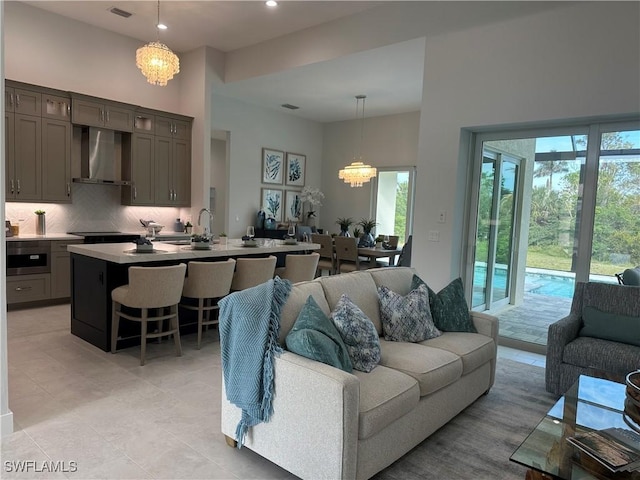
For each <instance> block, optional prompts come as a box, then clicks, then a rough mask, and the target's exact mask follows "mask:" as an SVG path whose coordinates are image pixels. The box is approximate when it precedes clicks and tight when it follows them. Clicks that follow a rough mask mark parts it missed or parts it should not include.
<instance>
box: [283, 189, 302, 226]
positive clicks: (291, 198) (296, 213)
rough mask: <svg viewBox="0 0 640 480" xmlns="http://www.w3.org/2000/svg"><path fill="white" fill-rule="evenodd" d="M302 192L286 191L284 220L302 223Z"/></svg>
mask: <svg viewBox="0 0 640 480" xmlns="http://www.w3.org/2000/svg"><path fill="white" fill-rule="evenodd" d="M301 197H302V192H300V191H297V190H286V191H285V204H284V205H285V208H284V220H285V221H287V222H296V223H299V222H301V221H302V198H301Z"/></svg>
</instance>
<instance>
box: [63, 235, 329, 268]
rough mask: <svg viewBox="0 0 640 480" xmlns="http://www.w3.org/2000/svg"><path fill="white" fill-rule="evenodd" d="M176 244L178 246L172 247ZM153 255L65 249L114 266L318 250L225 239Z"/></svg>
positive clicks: (165, 245) (121, 247)
mask: <svg viewBox="0 0 640 480" xmlns="http://www.w3.org/2000/svg"><path fill="white" fill-rule="evenodd" d="M176 243H177V244H178V245H176ZM153 248H154V250H153V252H150V253H137V252H136V246H135V244H134V243H100V244H79V245H69V246H67V250H68V251H69V252H71V253H75V254H78V255H84V256H87V257H91V258H97V259H100V260H106V261H108V262H113V263H118V264H131V263H135V264H139V263H146V262H158V261H166V260H185V261H189V260H198V259H203V258H212V257H222V258H224V257H236V256H237V257H241V256H248V255H261V254H270V253H288V252H299V251H301V250H319V249H320V245H319V244H317V243H305V242H298V243H297V244H294V245H286V244H285V243H284V242H283V241H282V240H271V239H258V246H256V247H245V246H243V245H242V240H240V239H228V241H227V244H226V245H221V244H218V243H214V244H213V245H212V246H211V248H210V249H207V250H194V249H192V248H191V246H190V245H189V244H187V243H185V242H158V241H156V242H153Z"/></svg>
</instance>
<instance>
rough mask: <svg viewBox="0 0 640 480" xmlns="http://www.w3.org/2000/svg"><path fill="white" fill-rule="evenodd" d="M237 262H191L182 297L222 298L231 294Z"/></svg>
mask: <svg viewBox="0 0 640 480" xmlns="http://www.w3.org/2000/svg"><path fill="white" fill-rule="evenodd" d="M235 268H236V261H235V260H234V259H233V258H230V259H228V260H227V261H225V262H195V261H194V262H189V265H188V268H187V272H188V275H187V278H185V279H184V288H183V289H182V295H183V296H185V297H189V298H220V297H224V296H225V295H228V294H229V291H230V290H231V282H232V280H233V272H234V270H235Z"/></svg>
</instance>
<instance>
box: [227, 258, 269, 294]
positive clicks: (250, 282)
mask: <svg viewBox="0 0 640 480" xmlns="http://www.w3.org/2000/svg"><path fill="white" fill-rule="evenodd" d="M275 270H276V257H274V256H273V255H269V256H268V257H265V258H238V259H237V260H236V272H235V273H234V274H233V282H231V290H232V291H234V292H235V291H237V290H244V289H245V288H250V287H255V286H256V285H260V284H261V283H264V282H266V281H268V280H271V279H272V278H273V274H274V272H275Z"/></svg>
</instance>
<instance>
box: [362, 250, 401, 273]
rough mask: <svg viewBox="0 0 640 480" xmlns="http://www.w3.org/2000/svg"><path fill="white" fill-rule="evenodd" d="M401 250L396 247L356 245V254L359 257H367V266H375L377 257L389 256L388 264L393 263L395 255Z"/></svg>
mask: <svg viewBox="0 0 640 480" xmlns="http://www.w3.org/2000/svg"><path fill="white" fill-rule="evenodd" d="M400 252H401V250H400V249H398V248H391V249H384V248H376V247H358V255H359V256H361V257H369V267H370V268H376V267H377V266H378V265H377V263H376V261H377V260H378V259H379V258H389V265H390V266H391V265H395V263H396V255H399V254H400Z"/></svg>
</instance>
